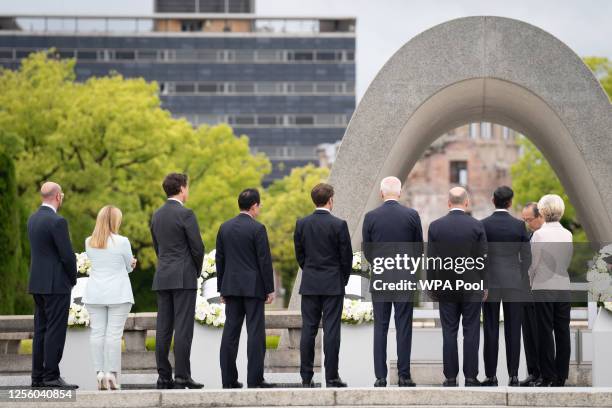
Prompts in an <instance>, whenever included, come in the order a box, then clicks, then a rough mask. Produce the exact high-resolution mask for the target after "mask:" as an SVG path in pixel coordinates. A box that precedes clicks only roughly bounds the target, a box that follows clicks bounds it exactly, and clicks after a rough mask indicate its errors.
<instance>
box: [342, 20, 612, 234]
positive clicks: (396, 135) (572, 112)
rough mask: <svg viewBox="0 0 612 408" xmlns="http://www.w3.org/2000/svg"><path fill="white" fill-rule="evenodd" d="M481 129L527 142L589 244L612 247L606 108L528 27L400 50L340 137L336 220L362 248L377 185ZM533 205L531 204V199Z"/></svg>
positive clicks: (475, 27) (593, 84)
mask: <svg viewBox="0 0 612 408" xmlns="http://www.w3.org/2000/svg"><path fill="white" fill-rule="evenodd" d="M471 121H474V122H476V121H488V122H495V123H499V124H502V125H506V126H509V127H512V128H513V129H515V130H517V131H519V132H521V133H523V134H525V135H528V136H529V137H530V139H531V140H532V141H533V142H534V143H535V144H536V146H537V147H538V148H539V149H540V150H541V151H542V153H543V154H544V155H545V157H546V158H547V160H548V161H549V162H550V163H551V165H552V167H553V169H554V170H555V172H556V173H557V175H558V176H559V178H560V180H561V182H562V183H563V185H564V187H565V189H566V191H567V193H568V196H569V197H570V201H571V202H572V204H573V205H574V206H575V207H576V210H577V213H578V216H579V217H580V220H581V222H582V223H583V225H584V227H585V229H586V232H587V235H588V236H589V239H590V240H592V241H612V105H611V104H610V101H609V100H608V97H607V95H606V94H605V92H604V91H603V89H602V88H601V86H600V84H599V82H598V81H597V80H596V78H595V77H594V76H593V74H592V73H591V72H590V70H589V69H588V68H587V67H586V66H585V65H584V63H583V62H582V60H581V59H580V58H579V57H578V56H577V55H576V54H575V53H574V52H573V51H572V50H571V49H569V48H568V47H567V46H566V45H565V44H564V43H562V42H561V41H559V40H558V39H556V38H555V37H553V36H552V35H550V34H548V33H546V32H545V31H543V30H541V29H539V28H537V27H534V26H532V25H529V24H527V23H524V22H521V21H517V20H512V19H508V18H500V17H488V16H479V17H467V18H461V19H457V20H452V21H449V22H446V23H443V24H441V25H438V26H435V27H433V28H431V29H429V30H427V31H425V32H423V33H421V34H419V35H418V36H416V37H414V38H413V39H412V40H410V41H409V42H407V43H406V44H405V45H404V46H403V47H402V48H401V49H400V50H399V51H397V52H396V53H395V55H393V56H392V57H391V58H390V59H389V61H388V62H387V63H386V64H385V65H384V66H383V68H382V69H381V70H380V72H379V73H378V75H377V76H376V78H375V79H374V81H373V82H372V84H371V85H370V87H369V88H368V90H367V92H366V93H365V95H364V97H363V99H362V100H361V102H360V104H359V106H358V107H357V109H356V111H355V113H354V114H353V117H352V119H351V121H350V123H349V126H348V128H347V130H346V133H345V135H344V139H343V141H342V146H341V147H340V150H339V154H338V157H337V159H336V162H335V163H334V167H333V169H332V174H331V176H330V182H331V183H332V184H333V185H334V186H335V189H336V197H335V205H334V207H335V209H334V212H335V213H336V214H337V215H338V216H340V217H342V218H345V219H346V220H347V221H348V223H349V228H350V230H351V236H352V237H353V244H354V245H358V244H359V243H360V242H361V223H362V220H363V216H364V214H365V213H366V212H367V211H368V210H370V209H372V208H374V207H375V206H376V205H378V184H379V182H380V180H381V179H382V177H384V176H388V175H395V176H398V177H400V179H405V177H406V176H407V175H408V172H409V171H410V169H411V168H412V167H413V165H414V164H415V163H416V161H417V160H418V159H419V157H420V156H421V154H422V153H423V152H424V150H425V149H426V148H427V146H429V145H430V144H431V143H432V142H433V141H434V140H435V139H436V138H437V137H439V135H441V134H443V133H444V132H446V131H448V130H450V129H452V128H454V127H457V126H460V125H462V124H465V123H468V122H471ZM534 198H536V197H534Z"/></svg>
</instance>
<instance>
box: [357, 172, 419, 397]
mask: <svg viewBox="0 0 612 408" xmlns="http://www.w3.org/2000/svg"><path fill="white" fill-rule="evenodd" d="M401 191H402V183H401V181H400V180H399V179H398V178H397V177H385V178H384V179H383V180H382V182H381V183H380V198H381V200H382V201H383V203H382V205H380V206H379V207H378V208H376V209H374V210H372V211H370V212H368V213H367V214H366V215H365V218H364V221H363V231H362V237H363V244H364V247H365V248H364V253H365V255H366V259H368V260H369V261H371V260H372V259H373V258H374V256H373V255H372V252H373V251H375V250H376V249H377V248H376V247H375V245H376V244H374V245H372V243H394V244H395V246H401V247H402V248H403V247H404V246H406V247H408V248H413V247H414V245H415V244H416V245H417V246H418V248H420V249H419V250H418V253H411V254H410V255H411V256H417V257H418V256H421V249H422V246H423V230H422V227H421V218H420V217H419V213H418V212H416V211H415V210H413V209H412V208H407V207H404V206H403V205H401V204H400V203H399V202H398V200H399V197H400V193H401ZM372 247H373V248H372ZM370 249H371V250H370ZM399 249H400V248H398V250H399ZM385 300H386V299H385ZM407 300H408V299H400V301H376V299H373V308H374V372H375V375H376V382H375V383H374V386H375V387H385V386H386V385H387V333H388V331H389V320H390V318H391V308H392V307H393V308H394V309H395V328H396V336H397V369H398V376H399V378H398V385H399V386H400V387H414V385H415V384H414V381H412V378H411V375H410V352H411V349H412V312H413V304H412V302H411V301H407Z"/></svg>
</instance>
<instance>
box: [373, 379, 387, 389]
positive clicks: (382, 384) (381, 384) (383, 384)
mask: <svg viewBox="0 0 612 408" xmlns="http://www.w3.org/2000/svg"><path fill="white" fill-rule="evenodd" d="M386 386H387V380H386V379H385V378H377V379H376V381H375V382H374V387H386Z"/></svg>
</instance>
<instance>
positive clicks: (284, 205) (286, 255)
mask: <svg viewBox="0 0 612 408" xmlns="http://www.w3.org/2000/svg"><path fill="white" fill-rule="evenodd" d="M328 176H329V170H328V169H327V168H320V167H314V166H313V165H307V166H304V167H298V168H294V169H293V170H291V173H290V174H289V175H288V176H286V177H284V178H282V179H280V180H277V181H275V182H274V183H272V184H271V185H270V187H269V188H268V190H267V191H266V192H265V194H264V195H263V197H262V203H263V205H264V207H263V210H262V212H261V221H262V222H263V223H264V224H265V225H266V228H267V230H268V235H269V239H270V246H271V250H272V260H273V263H274V270H275V271H276V272H277V273H278V274H280V277H281V283H282V285H283V288H285V304H287V303H288V302H289V298H290V297H291V288H292V287H293V282H294V281H295V276H296V274H297V271H298V268H299V267H298V264H297V261H296V260H295V249H294V247H293V231H294V229H295V222H296V221H297V219H298V218H301V217H304V216H306V215H308V214H310V213H311V212H312V211H313V210H314V205H313V203H312V200H311V198H310V191H311V190H312V188H313V187H314V186H315V185H316V184H318V183H320V182H322V181H324V180H325V179H327V177H328Z"/></svg>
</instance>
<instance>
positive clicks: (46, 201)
mask: <svg viewBox="0 0 612 408" xmlns="http://www.w3.org/2000/svg"><path fill="white" fill-rule="evenodd" d="M40 195H41V197H42V205H41V206H40V207H39V208H38V211H36V212H35V213H34V214H32V215H31V216H30V219H29V220H28V237H29V239H30V254H31V263H30V283H29V292H30V293H31V294H32V296H33V297H34V303H35V309H34V338H33V340H32V387H53V388H67V389H75V388H78V386H76V385H72V384H67V383H66V382H65V381H64V380H63V379H62V378H61V377H60V370H59V363H60V360H61V359H62V354H63V352H64V343H65V342H66V329H67V327H68V326H67V325H68V311H69V309H70V292H71V290H72V287H73V286H74V285H75V284H76V279H77V268H76V256H75V255H74V251H73V249H72V244H71V243H70V233H69V231H68V221H66V220H65V219H64V217H62V216H60V215H58V214H57V211H58V210H59V208H60V207H61V206H62V202H63V200H64V193H62V188H61V187H60V186H59V185H58V184H56V183H53V182H46V183H44V184H43V185H42V187H41V189H40Z"/></svg>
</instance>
